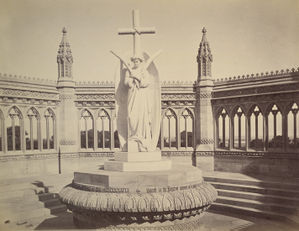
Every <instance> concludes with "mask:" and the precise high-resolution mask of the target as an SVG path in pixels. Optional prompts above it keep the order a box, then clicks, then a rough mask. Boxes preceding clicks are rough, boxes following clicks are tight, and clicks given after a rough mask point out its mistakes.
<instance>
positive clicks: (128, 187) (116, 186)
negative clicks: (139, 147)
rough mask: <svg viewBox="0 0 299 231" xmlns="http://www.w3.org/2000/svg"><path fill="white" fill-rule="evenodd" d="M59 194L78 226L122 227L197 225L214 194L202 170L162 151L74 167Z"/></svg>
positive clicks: (133, 154) (117, 156)
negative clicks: (166, 157) (85, 169)
mask: <svg viewBox="0 0 299 231" xmlns="http://www.w3.org/2000/svg"><path fill="white" fill-rule="evenodd" d="M146 154H148V156H147V155H146ZM138 155H139V156H138ZM159 168H160V170H159ZM59 194H60V198H61V201H62V202H63V203H65V204H66V205H67V207H68V209H69V210H71V211H72V213H73V218H74V223H75V225H76V226H78V227H80V228H105V227H108V228H109V227H112V226H113V227H118V228H124V229H126V230H128V229H131V228H132V229H136V228H146V229H153V228H155V229H157V228H158V229H159V227H160V228H162V227H163V229H164V228H167V229H168V228H170V229H173V228H174V227H176V228H178V227H181V228H182V229H183V228H184V227H185V226H184V225H185V224H186V223H187V224H190V222H191V223H192V222H195V223H194V224H197V225H198V215H200V214H201V213H202V212H203V211H205V210H206V209H207V208H208V207H209V206H210V205H211V203H212V202H213V201H215V200H216V197H217V191H216V190H215V189H214V187H213V186H211V185H210V184H208V183H206V182H204V181H203V178H202V173H201V170H200V169H198V168H196V167H193V166H189V165H184V164H174V165H173V166H171V161H170V160H163V159H162V158H161V153H160V152H153V153H125V152H122V153H121V152H120V153H116V154H115V159H114V160H110V161H108V162H105V164H104V169H101V170H96V169H94V170H91V171H89V172H75V173H74V179H73V182H72V183H71V184H69V185H67V186H65V187H64V188H63V189H62V190H61V191H60V193H59ZM171 227H172V228H171Z"/></svg>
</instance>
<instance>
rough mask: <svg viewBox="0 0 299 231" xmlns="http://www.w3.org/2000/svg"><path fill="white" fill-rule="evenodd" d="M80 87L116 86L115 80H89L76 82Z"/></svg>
mask: <svg viewBox="0 0 299 231" xmlns="http://www.w3.org/2000/svg"><path fill="white" fill-rule="evenodd" d="M76 86H78V87H97V86H99V87H114V82H113V81H108V80H107V81H87V82H81V81H79V82H76Z"/></svg>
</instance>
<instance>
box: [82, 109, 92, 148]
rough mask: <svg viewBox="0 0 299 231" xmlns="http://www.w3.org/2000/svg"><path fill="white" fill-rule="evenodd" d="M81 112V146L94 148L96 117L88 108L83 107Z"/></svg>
mask: <svg viewBox="0 0 299 231" xmlns="http://www.w3.org/2000/svg"><path fill="white" fill-rule="evenodd" d="M80 114H81V117H80V141H81V142H80V147H81V149H89V148H93V147H94V118H93V116H92V114H91V112H90V111H89V110H88V109H83V110H82V111H81V113H80Z"/></svg>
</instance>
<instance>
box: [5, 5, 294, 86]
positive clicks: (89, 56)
mask: <svg viewBox="0 0 299 231" xmlns="http://www.w3.org/2000/svg"><path fill="white" fill-rule="evenodd" d="M132 9H139V11H140V21H141V26H155V28H156V31H157V33H156V35H143V36H142V39H141V45H142V48H143V49H144V50H146V51H148V53H149V54H153V53H154V52H156V51H157V50H159V49H162V50H163V53H162V54H161V55H160V56H159V57H158V58H157V59H156V64H157V66H158V68H159V72H160V77H161V80H184V81H194V80H196V76H197V64H196V55H197V49H198V47H199V43H200V40H201V36H202V32H201V30H202V27H203V26H205V27H206V28H207V31H208V32H207V38H208V41H209V43H210V47H211V50H212V54H213V57H214V62H213V65H212V72H213V76H214V77H215V78H222V77H228V76H233V75H242V74H251V73H257V72H266V71H272V70H274V71H275V70H280V69H285V68H292V67H296V68H297V67H298V66H299V55H298V54H299V42H298V41H299V1H298V0H242V1H241V0H210V1H203V0H184V1H183V0H181V1H177V0H152V1H145V0H139V1H137V0H122V1H116V0H97V1H95V0H84V1H83V0H72V1H71V0H59V1H57V0H42V1H39V0H18V1H17V0H0V72H1V73H8V74H17V75H26V76H32V77H38V78H47V79H52V80H56V79H57V63H56V55H57V50H58V45H59V43H60V40H61V37H62V33H61V30H62V27H63V26H65V27H66V28H67V30H68V40H69V42H70V45H71V49H72V52H73V58H74V64H73V76H74V78H75V80H76V81H102V80H112V81H113V78H114V73H115V70H116V66H117V63H118V60H117V59H116V58H115V57H114V56H112V54H110V53H109V51H110V50H114V51H117V52H119V53H121V52H126V51H127V50H131V49H132V36H119V35H117V30H118V28H128V27H131V26H132V18H131V11H132Z"/></svg>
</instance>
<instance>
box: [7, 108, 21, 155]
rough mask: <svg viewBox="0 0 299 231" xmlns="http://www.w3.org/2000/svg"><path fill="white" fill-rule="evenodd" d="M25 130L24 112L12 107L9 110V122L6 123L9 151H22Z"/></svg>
mask: <svg viewBox="0 0 299 231" xmlns="http://www.w3.org/2000/svg"><path fill="white" fill-rule="evenodd" d="M23 129H24V126H23V115H22V112H21V110H20V109H19V108H18V107H17V106H12V107H11V108H10V109H9V110H8V120H7V123H6V134H7V150H8V151H17V150H21V149H22V140H23V132H22V131H23Z"/></svg>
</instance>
